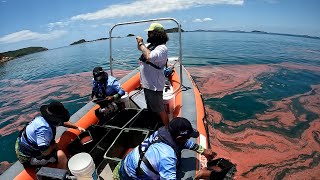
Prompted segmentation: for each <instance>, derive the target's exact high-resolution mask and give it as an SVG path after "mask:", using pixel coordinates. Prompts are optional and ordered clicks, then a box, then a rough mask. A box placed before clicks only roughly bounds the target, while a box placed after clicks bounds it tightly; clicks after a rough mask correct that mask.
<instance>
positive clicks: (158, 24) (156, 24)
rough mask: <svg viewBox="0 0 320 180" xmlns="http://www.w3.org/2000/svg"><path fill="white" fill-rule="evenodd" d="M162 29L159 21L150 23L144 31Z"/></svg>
mask: <svg viewBox="0 0 320 180" xmlns="http://www.w3.org/2000/svg"><path fill="white" fill-rule="evenodd" d="M154 30H158V31H164V28H163V26H162V25H161V24H160V23H151V24H150V27H149V29H146V30H145V31H154Z"/></svg>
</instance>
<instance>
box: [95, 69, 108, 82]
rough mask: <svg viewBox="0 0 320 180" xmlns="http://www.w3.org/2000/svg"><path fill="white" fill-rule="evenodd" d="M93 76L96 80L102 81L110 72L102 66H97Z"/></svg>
mask: <svg viewBox="0 0 320 180" xmlns="http://www.w3.org/2000/svg"><path fill="white" fill-rule="evenodd" d="M92 74H93V77H94V79H95V80H96V81H101V80H104V79H105V76H107V75H108V74H107V73H106V72H105V71H104V70H103V69H102V67H95V68H94V69H93V71H92Z"/></svg>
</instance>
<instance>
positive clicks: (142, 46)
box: [136, 36, 151, 61]
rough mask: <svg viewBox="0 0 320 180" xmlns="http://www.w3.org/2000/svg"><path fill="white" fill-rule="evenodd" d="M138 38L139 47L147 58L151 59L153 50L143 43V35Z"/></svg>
mask: <svg viewBox="0 0 320 180" xmlns="http://www.w3.org/2000/svg"><path fill="white" fill-rule="evenodd" d="M136 40H137V45H138V49H139V50H140V51H141V52H142V54H143V56H144V57H145V58H146V60H147V61H150V53H151V51H150V50H149V49H148V48H147V47H146V45H145V44H144V43H143V39H142V37H140V36H137V37H136Z"/></svg>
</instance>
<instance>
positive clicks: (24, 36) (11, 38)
mask: <svg viewBox="0 0 320 180" xmlns="http://www.w3.org/2000/svg"><path fill="white" fill-rule="evenodd" d="M66 33H67V32H66V31H52V32H50V33H48V34H41V33H37V32H32V31H30V30H22V31H19V32H15V33H12V34H8V35H5V36H3V37H0V43H13V42H19V41H25V40H51V39H56V38H59V37H61V36H63V35H65V34H66Z"/></svg>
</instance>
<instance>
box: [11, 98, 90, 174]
mask: <svg viewBox="0 0 320 180" xmlns="http://www.w3.org/2000/svg"><path fill="white" fill-rule="evenodd" d="M40 112H41V116H38V117H35V118H34V119H33V120H32V121H31V122H30V123H29V124H28V125H26V126H25V127H24V128H23V129H22V130H21V131H20V133H19V136H18V138H17V140H16V144H15V151H16V154H17V157H18V159H19V161H20V162H21V163H22V164H23V165H24V166H30V165H31V166H43V165H46V164H48V163H57V168H60V169H67V161H68V160H67V157H66V155H65V153H64V152H63V151H62V150H59V149H58V144H57V143H56V142H55V135H56V128H57V126H65V127H68V128H74V129H78V130H79V131H85V129H83V128H81V127H77V126H76V125H74V124H73V123H71V122H68V121H69V118H70V114H69V111H68V110H67V109H66V108H65V107H64V106H63V104H62V103H60V102H57V101H53V102H51V103H50V104H49V105H43V106H41V107H40Z"/></svg>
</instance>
